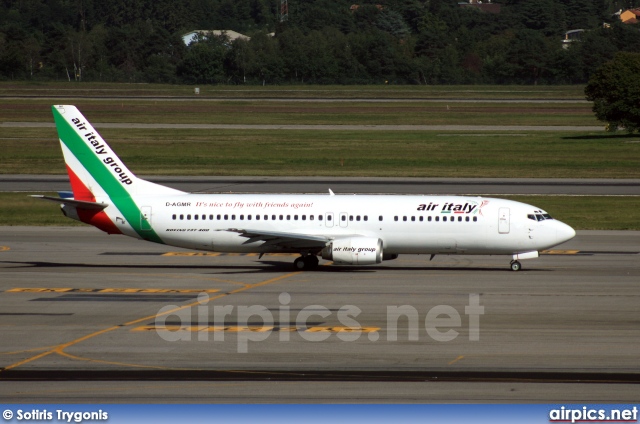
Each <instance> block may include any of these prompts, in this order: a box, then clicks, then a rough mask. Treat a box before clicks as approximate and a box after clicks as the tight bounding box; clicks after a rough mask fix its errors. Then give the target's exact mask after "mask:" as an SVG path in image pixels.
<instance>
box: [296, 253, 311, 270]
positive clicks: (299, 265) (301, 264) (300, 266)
mask: <svg viewBox="0 0 640 424" xmlns="http://www.w3.org/2000/svg"><path fill="white" fill-rule="evenodd" d="M293 267H294V268H295V269H297V270H298V271H302V270H304V269H307V268H308V267H307V264H306V263H305V261H304V257H302V256H300V257H299V258H296V260H295V261H293Z"/></svg>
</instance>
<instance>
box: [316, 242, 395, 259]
mask: <svg viewBox="0 0 640 424" xmlns="http://www.w3.org/2000/svg"><path fill="white" fill-rule="evenodd" d="M383 256H384V253H383V249H382V240H381V239H379V238H375V237H350V238H343V239H337V240H334V241H333V242H332V243H331V244H329V245H328V246H327V247H325V248H324V249H322V259H326V260H329V261H333V263H335V264H340V265H372V264H379V263H380V262H382V257H383Z"/></svg>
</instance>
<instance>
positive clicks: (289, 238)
mask: <svg viewBox="0 0 640 424" xmlns="http://www.w3.org/2000/svg"><path fill="white" fill-rule="evenodd" d="M218 231H230V232H233V233H238V234H240V235H241V236H242V237H246V238H247V241H245V242H244V243H243V244H249V243H255V242H258V241H263V242H264V244H263V245H262V246H261V247H269V246H273V247H281V248H288V249H322V248H323V247H325V246H326V245H327V244H328V243H330V242H331V241H333V240H335V239H336V238H344V237H357V236H358V235H352V234H340V235H339V236H325V235H311V234H299V233H285V232H278V231H262V230H250V229H240V228H229V229H226V230H218Z"/></svg>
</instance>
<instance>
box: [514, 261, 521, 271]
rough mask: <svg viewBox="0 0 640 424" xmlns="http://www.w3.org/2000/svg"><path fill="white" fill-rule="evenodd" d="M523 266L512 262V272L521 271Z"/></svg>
mask: <svg viewBox="0 0 640 424" xmlns="http://www.w3.org/2000/svg"><path fill="white" fill-rule="evenodd" d="M520 268H522V265H521V264H520V262H518V261H511V271H520Z"/></svg>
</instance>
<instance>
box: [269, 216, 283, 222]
mask: <svg viewBox="0 0 640 424" xmlns="http://www.w3.org/2000/svg"><path fill="white" fill-rule="evenodd" d="M281 216H282V215H281ZM280 219H282V218H280ZM271 220H272V221H275V220H276V216H275V215H271Z"/></svg>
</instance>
